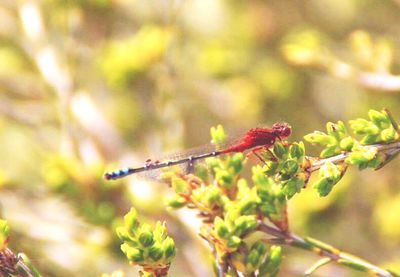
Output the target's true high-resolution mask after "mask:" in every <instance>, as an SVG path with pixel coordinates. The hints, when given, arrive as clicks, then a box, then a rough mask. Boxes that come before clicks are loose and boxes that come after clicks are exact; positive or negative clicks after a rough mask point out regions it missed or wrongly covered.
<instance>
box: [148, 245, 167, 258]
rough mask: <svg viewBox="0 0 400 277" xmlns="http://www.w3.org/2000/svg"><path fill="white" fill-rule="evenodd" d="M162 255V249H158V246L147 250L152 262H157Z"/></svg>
mask: <svg viewBox="0 0 400 277" xmlns="http://www.w3.org/2000/svg"><path fill="white" fill-rule="evenodd" d="M163 254H164V251H163V249H162V247H160V246H159V245H156V244H155V245H153V246H152V247H150V249H149V257H150V258H151V259H152V260H153V261H158V260H159V259H161V258H162V256H163Z"/></svg>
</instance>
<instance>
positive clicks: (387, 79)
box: [319, 59, 400, 92]
mask: <svg viewBox="0 0 400 277" xmlns="http://www.w3.org/2000/svg"><path fill="white" fill-rule="evenodd" d="M319 67H320V68H321V69H323V70H325V71H327V72H329V73H330V74H332V75H333V76H335V77H337V78H340V79H344V80H349V81H355V82H357V83H358V84H359V85H360V86H363V87H365V88H367V89H372V90H376V91H378V90H380V91H385V92H399V91H400V76H399V75H393V74H390V73H388V72H366V71H362V70H360V69H358V68H355V67H353V66H352V65H350V64H348V63H346V62H343V61H341V60H338V59H335V60H333V61H331V62H328V63H326V64H320V65H319Z"/></svg>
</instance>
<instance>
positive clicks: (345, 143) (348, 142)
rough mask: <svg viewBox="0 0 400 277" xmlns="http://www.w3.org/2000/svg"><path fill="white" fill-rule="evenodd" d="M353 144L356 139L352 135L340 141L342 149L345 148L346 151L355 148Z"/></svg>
mask: <svg viewBox="0 0 400 277" xmlns="http://www.w3.org/2000/svg"><path fill="white" fill-rule="evenodd" d="M353 145H354V140H353V138H352V137H350V136H349V137H345V138H344V139H342V140H341V141H340V143H339V146H340V149H342V150H345V151H350V150H351V148H353Z"/></svg>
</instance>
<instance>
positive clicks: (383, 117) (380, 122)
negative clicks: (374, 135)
mask: <svg viewBox="0 0 400 277" xmlns="http://www.w3.org/2000/svg"><path fill="white" fill-rule="evenodd" d="M368 117H369V118H370V119H371V121H372V122H373V123H374V124H375V125H376V126H378V127H381V128H382V127H383V126H389V125H390V119H389V117H388V116H387V114H386V113H384V112H378V111H376V110H369V111H368ZM386 128H387V127H386Z"/></svg>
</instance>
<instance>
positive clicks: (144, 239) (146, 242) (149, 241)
mask: <svg viewBox="0 0 400 277" xmlns="http://www.w3.org/2000/svg"><path fill="white" fill-rule="evenodd" d="M139 242H140V243H141V244H142V245H143V246H144V247H148V246H151V245H153V243H154V238H153V233H152V232H150V231H144V232H142V233H141V234H140V235H139Z"/></svg>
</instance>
